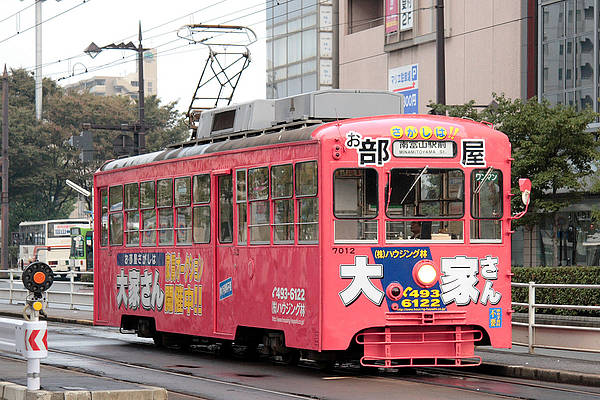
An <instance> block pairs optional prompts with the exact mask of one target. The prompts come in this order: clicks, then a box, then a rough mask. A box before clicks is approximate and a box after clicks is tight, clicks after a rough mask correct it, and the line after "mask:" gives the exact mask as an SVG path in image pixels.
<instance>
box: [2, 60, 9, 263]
mask: <svg viewBox="0 0 600 400" xmlns="http://www.w3.org/2000/svg"><path fill="white" fill-rule="evenodd" d="M0 197H1V199H0V201H1V202H2V269H8V268H9V266H8V74H7V73H6V64H4V74H3V75H2V194H1V195H0Z"/></svg>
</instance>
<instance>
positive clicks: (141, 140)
mask: <svg viewBox="0 0 600 400" xmlns="http://www.w3.org/2000/svg"><path fill="white" fill-rule="evenodd" d="M138 38H139V41H140V42H139V45H138V46H136V45H134V44H133V43H132V42H129V43H119V44H114V43H111V44H109V45H106V46H102V47H98V45H97V44H96V43H94V42H92V43H90V45H89V46H88V47H87V48H86V49H85V50H84V51H83V52H84V53H86V54H88V55H89V56H90V57H92V58H95V57H96V56H97V55H98V54H99V53H100V52H101V51H102V50H133V51H136V52H137V58H138V60H137V61H138V119H139V121H138V125H137V126H136V127H135V129H134V130H133V143H134V147H135V150H134V151H135V153H136V154H142V153H143V152H144V151H145V149H146V138H145V133H146V127H145V117H144V51H146V50H149V49H145V48H144V47H143V46H142V22H141V21H140V22H139V34H138Z"/></svg>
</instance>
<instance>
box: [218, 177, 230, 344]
mask: <svg viewBox="0 0 600 400" xmlns="http://www.w3.org/2000/svg"><path fill="white" fill-rule="evenodd" d="M214 178H215V180H216V185H215V186H216V187H217V190H216V193H217V198H216V203H217V204H216V210H217V213H216V221H215V222H216V224H215V226H216V229H215V230H214V231H215V232H214V236H215V239H216V240H214V241H213V243H215V246H216V248H215V264H214V268H215V271H214V275H213V276H214V277H215V282H214V283H215V290H214V293H215V304H216V306H215V313H214V316H215V321H214V326H215V332H219V333H234V329H235V328H234V327H233V310H234V305H233V298H232V297H233V272H234V268H235V266H234V260H233V226H234V225H233V185H232V179H231V171H227V172H226V173H219V172H215V175H214Z"/></svg>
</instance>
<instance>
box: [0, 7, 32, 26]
mask: <svg viewBox="0 0 600 400" xmlns="http://www.w3.org/2000/svg"><path fill="white" fill-rule="evenodd" d="M34 5H35V2H33V4H30V5H28V6H27V7H24V8H22V9H20V10H19V11H17V12H16V13H14V14H11V15H9V16H8V17H6V18H4V19H0V24H1V23H3V22H4V21H8V20H9V19H11V18H12V17H14V16H16V15H19V14H20V13H22V12H23V11H25V10H27V9H28V8H31V7H33V6H34Z"/></svg>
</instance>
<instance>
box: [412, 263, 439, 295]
mask: <svg viewBox="0 0 600 400" xmlns="http://www.w3.org/2000/svg"><path fill="white" fill-rule="evenodd" d="M413 279H414V280H415V282H416V283H417V284H418V285H419V286H422V287H424V288H430V287H432V286H433V285H435V284H436V282H437V280H438V272H437V270H436V268H435V266H434V265H433V262H432V261H431V260H423V261H421V262H418V263H417V264H416V265H415V267H414V268H413Z"/></svg>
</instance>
